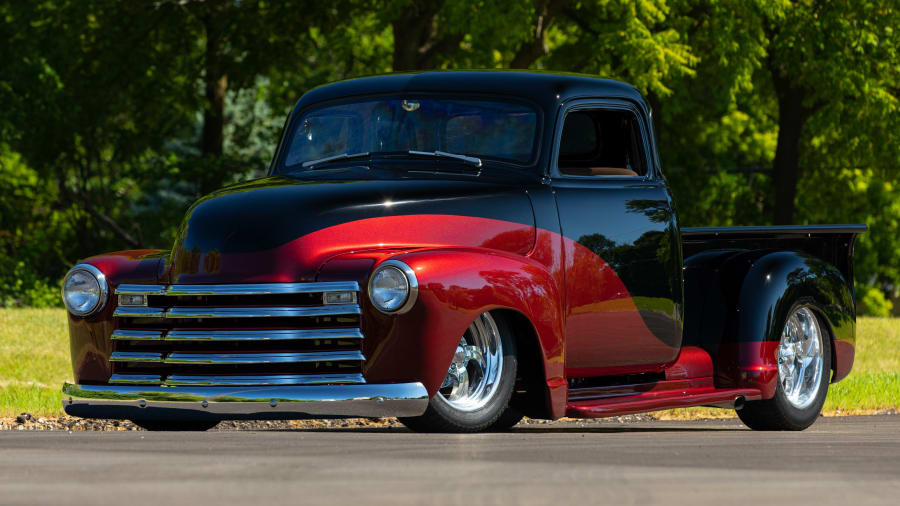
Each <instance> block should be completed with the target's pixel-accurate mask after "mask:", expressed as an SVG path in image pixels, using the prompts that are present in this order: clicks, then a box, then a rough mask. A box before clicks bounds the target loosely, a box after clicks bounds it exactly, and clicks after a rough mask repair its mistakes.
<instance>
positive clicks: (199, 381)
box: [164, 374, 366, 386]
mask: <svg viewBox="0 0 900 506" xmlns="http://www.w3.org/2000/svg"><path fill="white" fill-rule="evenodd" d="M365 382H366V380H365V379H364V378H363V375H362V374H270V375H262V376H190V375H186V374H173V375H171V376H169V377H168V378H166V380H165V382H164V384H165V385H219V386H226V385H228V386H234V385H249V386H254V385H256V386H262V385H327V384H363V383H365Z"/></svg>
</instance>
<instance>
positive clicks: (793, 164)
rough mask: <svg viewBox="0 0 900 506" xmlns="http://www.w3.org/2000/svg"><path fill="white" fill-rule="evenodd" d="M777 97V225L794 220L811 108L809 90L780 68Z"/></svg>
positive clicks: (775, 74)
mask: <svg viewBox="0 0 900 506" xmlns="http://www.w3.org/2000/svg"><path fill="white" fill-rule="evenodd" d="M772 79H773V82H774V83H775V93H776V95H777V97H778V144H777V145H776V147H775V162H774V165H773V169H774V170H773V175H772V186H773V189H774V193H775V212H774V215H773V223H774V224H775V225H790V224H792V223H793V221H794V210H795V206H796V199H797V182H798V181H799V179H800V138H801V135H802V133H803V126H804V125H805V124H806V120H807V119H809V116H810V114H811V111H810V109H809V108H807V107H804V106H803V99H804V98H805V96H806V91H805V90H803V89H802V88H798V87H795V86H794V85H793V84H792V83H791V82H790V81H789V80H788V79H787V78H786V77H785V76H783V75H782V74H781V72H780V71H778V70H775V71H773V72H772Z"/></svg>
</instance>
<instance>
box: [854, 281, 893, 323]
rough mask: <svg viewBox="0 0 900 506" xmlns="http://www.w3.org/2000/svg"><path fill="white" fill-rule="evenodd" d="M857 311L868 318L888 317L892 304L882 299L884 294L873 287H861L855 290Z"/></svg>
mask: <svg viewBox="0 0 900 506" xmlns="http://www.w3.org/2000/svg"><path fill="white" fill-rule="evenodd" d="M857 299H858V301H859V302H857V309H858V310H859V313H860V314H864V315H869V316H890V315H891V309H893V308H894V304H893V303H892V302H891V301H889V300H887V299H885V298H884V292H883V291H882V290H881V289H880V288H875V287H874V286H863V287H861V289H858V290H857Z"/></svg>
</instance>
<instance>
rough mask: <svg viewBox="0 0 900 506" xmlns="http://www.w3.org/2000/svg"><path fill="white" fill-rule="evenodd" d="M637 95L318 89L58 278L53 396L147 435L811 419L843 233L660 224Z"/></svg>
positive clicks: (364, 86)
mask: <svg viewBox="0 0 900 506" xmlns="http://www.w3.org/2000/svg"><path fill="white" fill-rule="evenodd" d="M653 132H654V130H653V125H652V117H651V112H650V110H649V108H648V107H647V105H646V103H645V102H644V100H643V98H642V97H641V95H640V93H638V92H637V90H635V88H633V87H631V86H629V85H627V84H623V83H620V82H615V81H609V80H603V79H597V78H592V77H588V76H576V75H559V74H547V73H535V72H425V73H410V74H396V75H385V76H378V77H369V78H362V79H354V80H348V81H343V82H338V83H334V84H329V85H326V86H322V87H319V88H316V89H314V90H312V91H310V92H308V93H306V94H305V95H303V97H302V98H301V99H300V101H299V103H298V104H297V106H296V107H295V108H294V109H293V112H292V113H291V114H290V116H289V118H288V120H287V122H286V123H285V127H284V130H283V133H282V135H281V140H280V142H279V145H278V148H277V150H276V154H275V156H274V158H273V161H272V163H271V166H270V168H269V174H268V176H267V177H263V178H261V179H257V180H253V181H249V182H245V183H241V184H236V185H233V186H230V187H227V188H224V189H222V190H219V191H216V192H214V193H212V194H210V195H207V196H205V197H203V198H201V199H200V200H198V201H197V202H196V203H195V204H193V206H192V207H191V208H190V209H189V210H188V211H187V216H186V217H185V219H184V222H183V224H182V226H181V228H180V231H179V233H178V236H177V238H176V240H175V243H174V245H173V247H172V249H171V250H165V251H147V250H141V251H122V252H117V253H110V254H106V255H100V256H95V257H91V258H88V259H86V260H84V261H83V262H82V263H80V264H79V265H76V266H75V267H73V268H72V270H71V271H70V272H69V274H68V275H67V277H66V278H65V280H64V285H63V299H64V301H65V304H66V306H67V308H68V311H69V333H70V337H71V352H72V360H73V364H74V373H75V384H65V385H64V387H63V406H64V409H65V411H66V412H67V413H69V414H71V415H75V416H82V417H92V418H116V419H131V420H133V421H134V422H135V423H137V424H139V425H141V426H143V427H145V428H148V429H163V430H165V429H169V430H205V429H207V428H210V427H212V426H214V425H215V424H216V423H217V422H218V421H219V420H224V419H242V418H243V419H301V418H329V417H332V418H333V417H387V416H396V417H399V418H400V420H401V421H402V422H403V423H404V424H406V425H407V426H408V427H410V428H412V429H414V430H420V431H454V432H473V431H482V430H501V429H505V428H509V427H511V426H513V425H515V424H516V423H517V422H518V421H519V420H520V419H521V418H522V417H523V416H526V415H527V416H529V417H532V418H547V419H556V418H560V417H564V416H566V417H606V416H613V415H620V414H626V413H637V412H645V411H652V410H659V409H665V408H673V407H684V406H695V405H709V406H719V407H724V408H730V409H736V410H738V411H737V412H738V415H739V416H740V418H741V420H743V421H744V423H745V424H746V425H747V426H749V427H751V428H753V429H769V430H772V429H781V430H786V429H787V430H799V429H803V428H806V427H808V426H809V425H810V424H812V423H813V422H814V421H815V420H816V417H817V416H818V415H819V412H820V410H821V408H822V405H823V403H824V401H825V396H826V393H827V391H828V385H829V383H833V382H836V381H839V380H841V379H842V378H844V377H845V376H847V374H848V373H849V372H850V368H851V366H852V364H853V354H854V342H855V325H856V308H855V304H854V293H853V263H852V256H853V244H854V240H855V237H856V235H857V234H859V233H861V232H863V231H864V230H865V226H863V225H834V226H831V225H824V226H821V225H820V226H805V227H799V226H781V227H744V228H690V229H688V228H679V225H678V219H677V216H676V213H675V206H674V203H673V202H672V197H671V194H670V192H669V188H668V187H667V184H666V180H665V178H664V177H663V174H662V169H661V166H660V161H659V155H658V153H657V150H656V146H655V144H654V134H653Z"/></svg>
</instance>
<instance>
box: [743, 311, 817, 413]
mask: <svg viewBox="0 0 900 506" xmlns="http://www.w3.org/2000/svg"><path fill="white" fill-rule="evenodd" d="M792 313H793V310H792V311H791V312H790V313H788V314H792ZM813 316H814V317H815V318H816V320H817V323H818V326H819V329H820V335H821V336H822V354H823V357H822V358H823V367H822V371H821V372H820V374H821V375H822V377H821V379H820V382H819V390H818V392H817V393H816V396H815V400H813V402H812V404H810V405H809V406H808V407H806V408H805V409H798V408H797V407H795V406H793V405H792V404H791V403H790V402H789V401H788V399H787V397H786V396H785V393H784V389H783V387H782V385H781V381H780V380H776V383H777V386H776V388H775V396H774V397H773V398H771V399H763V400H759V401H747V402H746V403H745V404H744V406H743V408H742V409H739V410H738V411H737V415H738V418H740V419H741V421H742V422H744V425H746V426H747V427H749V428H751V429H753V430H803V429H806V428H807V427H809V426H810V425H812V424H813V423H815V421H816V420H817V419H818V418H819V414H820V413H821V412H822V406H823V405H824V404H825V397H826V396H827V395H828V384H829V382H830V380H831V336H830V335H829V333H828V331H827V328H826V327H825V326H824V325H822V319H821V318H820V317H819V316H816V315H815V313H814V312H813Z"/></svg>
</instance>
